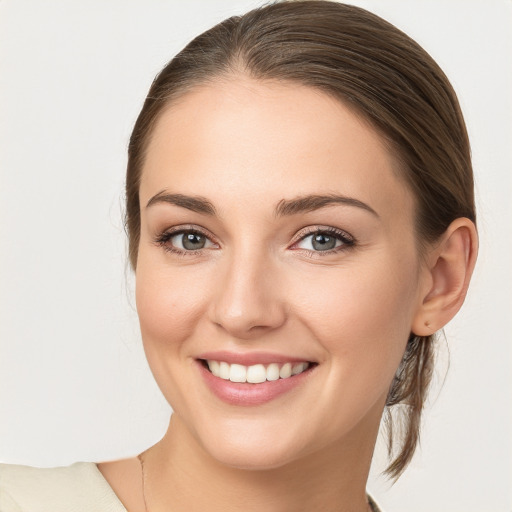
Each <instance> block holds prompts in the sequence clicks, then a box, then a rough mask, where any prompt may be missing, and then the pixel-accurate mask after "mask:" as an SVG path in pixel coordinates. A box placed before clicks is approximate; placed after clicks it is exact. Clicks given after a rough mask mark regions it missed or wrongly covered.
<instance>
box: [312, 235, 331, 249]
mask: <svg viewBox="0 0 512 512" xmlns="http://www.w3.org/2000/svg"><path fill="white" fill-rule="evenodd" d="M334 247H336V238H334V237H332V236H329V235H324V234H319V235H315V236H314V237H313V248H314V249H316V250H317V251H328V250H329V249H334Z"/></svg>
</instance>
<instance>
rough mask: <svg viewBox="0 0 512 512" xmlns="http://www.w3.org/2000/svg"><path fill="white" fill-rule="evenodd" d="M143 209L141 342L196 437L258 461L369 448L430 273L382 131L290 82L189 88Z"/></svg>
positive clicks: (224, 454) (163, 123)
mask: <svg viewBox="0 0 512 512" xmlns="http://www.w3.org/2000/svg"><path fill="white" fill-rule="evenodd" d="M140 206H141V238H140V246H139V254H138V264H137V271H136V282H137V308H138V313H139V318H140V325H141V330H142V337H143V342H144V347H145V351H146V355H147V358H148V361H149V365H150V367H151V369H152V372H153V374H154V376H155V378H156V381H157V383H158V385H159V386H160V389H161V390H162V392H163V394H164V395H165V397H166V398H167V400H168V402H169V403H170V404H171V405H172V407H173V409H174V413H175V415H176V417H177V419H178V421H179V422H180V424H181V425H183V426H185V428H186V429H187V431H188V432H189V433H190V434H191V435H192V436H193V438H194V439H195V440H196V441H197V443H198V446H200V447H201V448H202V449H204V450H206V452H207V453H209V454H210V455H212V456H213V457H214V458H215V459H217V460H219V461H221V462H224V463H226V464H228V465H232V466H236V467H247V468H264V467H275V466H279V465H282V464H285V463H287V462H290V461H293V460H296V459H298V458H300V457H302V456H306V455H310V454H312V453H314V452H317V451H321V450H324V449H329V450H334V449H336V447H337V448H339V449H343V447H344V446H345V447H346V445H347V444H348V443H350V444H351V446H359V444H360V445H361V446H362V445H364V444H365V443H366V444H368V443H372V442H373V439H371V435H369V433H370V432H375V430H376V428H377V426H378V423H379V420H380V416H381V413H382V408H383V406H384V403H385V399H386V395H387V392H388V389H389V386H390V383H391V381H392V379H393V376H394V374H395V371H396V369H397V367H398V364H399V362H400V360H401V357H402V354H403V351H404V349H405V344H406V342H407V339H408V336H409V334H410V332H411V324H412V321H413V318H414V316H415V313H416V311H417V308H418V307H419V305H420V304H421V302H422V300H423V297H424V295H425V287H426V283H427V279H426V272H425V271H424V270H423V268H422V266H421V265H420V261H419V258H418V255H417V248H416V245H415V235H414V231H413V208H414V201H413V197H412V195H411V193H410V192H409V190H408V188H407V187H406V185H405V184H404V183H403V182H402V180H401V179H400V178H399V177H398V174H397V172H396V162H395V161H394V159H393V157H392V155H391V154H390V153H389V152H388V150H387V149H386V147H385V146H384V144H383V141H382V140H381V138H380V136H379V135H378V134H377V133H376V132H375V131H374V130H372V129H371V128H370V127H369V126H368V124H367V123H365V122H364V121H362V120H361V119H360V118H359V117H358V116H357V115H355V114H354V113H353V112H352V111H351V110H349V109H348V108H347V107H346V106H345V105H344V104H342V103H340V102H339V101H337V100H335V99H333V98H331V97H329V96H327V95H326V94H324V93H322V92H318V91H316V90H314V89H311V88H308V87H304V86H300V85H297V84H283V83H280V84H278V83H270V82H257V81H253V80H250V79H246V78H233V79H231V80H227V79H226V80H225V81H222V82H220V81H219V82H218V83H215V84H209V85H207V86H203V87H198V88H197V89H195V90H193V91H192V92H189V93H187V94H186V95H185V96H184V97H182V99H181V100H180V101H179V102H177V103H175V104H173V105H172V107H171V108H169V109H168V110H167V111H166V112H165V113H164V114H163V116H162V117H161V118H160V120H159V122H158V124H157V126H156V128H155V131H154V133H153V136H152V140H151V142H150V145H149V148H148V153H147V159H146V162H145V165H144V169H143V176H142V182H141V186H140ZM208 363H209V364H210V366H211V370H212V371H210V370H209V369H208V368H207V365H208ZM301 363H304V364H301ZM290 370H291V371H292V372H297V371H298V372H300V373H297V374H296V375H292V376H290ZM212 372H213V373H212ZM247 379H249V381H253V382H244V381H245V380H247ZM262 380H263V381H264V382H261V381H262ZM236 381H241V382H236ZM354 443H355V444H354ZM358 443H359V444H358ZM361 443H362V444H361Z"/></svg>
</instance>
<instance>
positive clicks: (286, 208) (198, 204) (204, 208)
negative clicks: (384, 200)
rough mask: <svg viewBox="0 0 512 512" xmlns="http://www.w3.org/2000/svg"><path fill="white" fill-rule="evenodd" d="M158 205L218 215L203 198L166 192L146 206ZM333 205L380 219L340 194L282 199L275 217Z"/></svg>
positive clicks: (368, 209)
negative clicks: (364, 212)
mask: <svg viewBox="0 0 512 512" xmlns="http://www.w3.org/2000/svg"><path fill="white" fill-rule="evenodd" d="M158 203H168V204H173V205H175V206H180V207H181V208H186V209H187V210H191V211H193V212H197V213H202V214H206V215H216V214H217V211H216V209H215V207H214V206H213V204H212V203H211V202H210V201H208V200H207V199H206V198H204V197H201V196H187V195H184V194H169V193H167V192H166V191H165V190H163V191H161V192H159V193H158V194H155V195H154V196H153V197H152V198H151V199H150V200H149V201H148V204H147V205H146V208H149V207H150V206H152V205H154V204H158ZM333 204H342V205H346V206H353V207H356V208H361V209H363V210H366V211H367V212H369V213H371V214H372V215H374V216H375V217H377V218H378V217H379V215H378V213H377V212H376V211H375V210H374V209H373V208H372V207H371V206H370V205H368V204H366V203H364V202H363V201H360V200H359V199H355V198H353V197H347V196H343V195H338V194H327V195H307V196H301V197H297V198H294V199H281V201H279V203H277V205H276V207H275V210H274V216H275V217H284V216H289V215H296V214H298V213H305V212H312V211H314V210H319V209H320V208H324V207H326V206H331V205H333Z"/></svg>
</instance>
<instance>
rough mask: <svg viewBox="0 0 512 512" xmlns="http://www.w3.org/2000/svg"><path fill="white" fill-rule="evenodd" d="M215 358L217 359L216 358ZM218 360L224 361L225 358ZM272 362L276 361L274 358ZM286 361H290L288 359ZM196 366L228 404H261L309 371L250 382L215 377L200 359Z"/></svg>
mask: <svg viewBox="0 0 512 512" xmlns="http://www.w3.org/2000/svg"><path fill="white" fill-rule="evenodd" d="M212 359H213V358H212ZM216 360H217V361H218V359H216ZM220 360H221V361H225V359H220ZM226 362H227V361H226ZM274 362H277V361H275V360H274ZM288 362H290V360H288ZM239 364H240V363H239ZM252 364H257V363H252ZM261 364H263V363H261ZM197 366H198V368H199V371H200V372H201V375H202V377H203V379H204V381H205V383H206V385H207V386H208V388H209V389H210V391H212V392H213V394H214V395H216V396H217V398H220V399H221V400H222V401H223V402H226V403H228V404H230V405H239V406H240V405H242V406H249V405H262V404H265V403H267V402H270V401H271V400H274V399H275V398H277V397H278V396H280V395H282V394H284V393H286V392H288V391H290V390H292V389H294V388H296V387H297V386H299V385H300V384H301V383H303V382H304V380H305V379H307V378H308V377H309V374H310V373H311V372H310V370H306V371H305V372H302V373H299V374H298V375H294V376H292V377H289V378H288V379H279V380H274V381H265V382H262V383H260V384H251V383H248V382H243V383H240V382H231V381H230V380H224V379H221V378H220V377H215V376H214V375H213V374H212V373H211V372H210V371H209V370H207V369H206V368H205V367H204V366H203V364H202V363H201V362H200V361H197Z"/></svg>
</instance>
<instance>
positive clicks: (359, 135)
mask: <svg viewBox="0 0 512 512" xmlns="http://www.w3.org/2000/svg"><path fill="white" fill-rule="evenodd" d="M397 169H398V163H397V160H396V159H395V158H394V155H393V154H392V153H391V152H390V150H389V149H388V148H387V146H386V144H385V141H384V139H383V138H382V137H381V135H379V134H378V133H377V131H376V130H374V129H373V128H372V127H371V126H370V125H369V123H368V122H366V120H364V119H363V118H362V117H360V116H359V115H357V114H356V113H355V112H354V111H353V109H351V108H349V107H348V106H347V105H345V104H344V103H342V102H341V101H339V100H338V99H335V98H333V97H332V96H329V95H328V94H326V93H323V92H321V91H319V90H316V89H313V88H310V87H307V86H302V85H298V84H295V83H289V82H288V83H286V82H261V81H255V80H252V79H249V78H237V79H226V80H219V81H218V82H215V83H210V84H207V85H203V86H199V87H197V88H196V89H194V90H192V91H191V92H188V93H186V94H185V95H183V96H182V97H181V98H180V99H179V101H177V102H175V103H173V104H172V105H170V107H168V109H167V110H166V111H165V112H164V113H163V114H162V115H161V117H160V119H159V121H158V123H157V125H156V127H155V129H154V132H153V134H152V138H151V140H150V143H149V146H148V150H147V153H146V161H145V165H144V169H143V174H142V180H141V190H140V196H141V204H142V205H143V204H145V203H144V201H146V202H147V200H148V199H149V198H150V197H151V196H152V195H154V194H156V193H158V192H160V191H161V190H163V189H166V190H167V189H171V192H178V193H184V194H195V195H204V196H208V197H212V196H213V197H212V199H213V200H214V201H215V200H216V199H217V200H218V202H219V203H220V204H221V205H227V204H232V202H233V200H234V199H235V198H238V199H241V198H243V199H244V201H249V202H254V204H257V205H258V206H261V205H263V204H266V203H270V202H271V201H274V202H276V201H279V200H281V199H286V198H289V197H294V196H300V195H307V194H312V193H342V194H345V195H350V196H353V197H356V198H357V199H359V200H362V201H364V202H368V203H371V204H374V205H376V208H383V209H387V210H390V209H391V210H392V209H393V206H396V208H395V209H401V212H402V214H403V212H404V211H410V212H411V215H412V203H413V201H412V196H411V194H410V192H409V190H408V188H407V186H406V185H405V183H404V182H403V180H401V179H400V178H399V174H398V172H397ZM245 204H246V205H247V204H249V203H247V202H246V203H245ZM404 208H406V209H407V210H404Z"/></svg>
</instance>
